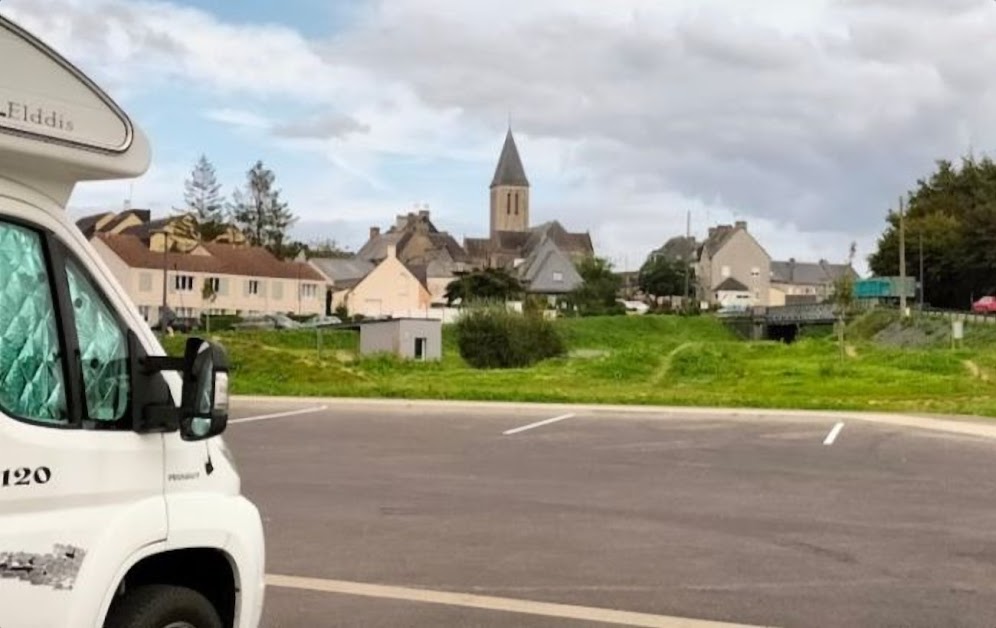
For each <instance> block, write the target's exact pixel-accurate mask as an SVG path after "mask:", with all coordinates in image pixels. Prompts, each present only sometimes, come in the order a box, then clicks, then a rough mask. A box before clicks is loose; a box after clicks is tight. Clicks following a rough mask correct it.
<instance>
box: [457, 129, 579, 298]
mask: <svg viewBox="0 0 996 628" xmlns="http://www.w3.org/2000/svg"><path fill="white" fill-rule="evenodd" d="M529 192H530V185H529V179H528V178H527V177H526V172H525V168H524V167H523V165H522V158H521V157H520V155H519V149H518V147H517V146H516V144H515V137H514V136H513V135H512V130H511V129H509V130H508V132H507V133H506V134H505V142H504V144H503V145H502V149H501V154H500V155H499V157H498V164H497V166H495V173H494V177H492V179H491V186H490V226H491V231H490V234H489V235H488V237H487V238H465V239H464V248H465V249H466V251H467V255H468V257H469V258H470V262H471V264H472V265H473V266H474V267H476V268H487V267H490V268H508V269H513V270H515V271H516V272H517V273H518V274H519V276H520V279H523V280H525V281H526V285H527V289H528V290H529V291H530V292H541V291H539V289H538V287H539V286H540V285H544V286H546V287H551V286H550V284H547V283H544V282H539V283H533V282H531V280H530V278H529V277H527V276H526V275H527V274H528V275H533V274H535V273H536V272H537V265H536V264H537V260H546V261H545V262H542V263H541V265H545V264H547V263H549V264H551V266H550V269H549V270H548V272H549V273H550V276H553V275H552V274H553V273H557V274H558V276H559V275H564V276H565V278H567V277H573V276H576V275H577V272H576V270H573V269H572V270H571V271H566V270H564V271H562V270H553V267H554V266H557V267H558V268H559V267H560V265H561V264H560V261H559V260H568V261H569V262H571V265H572V266H573V265H575V264H577V263H578V262H579V261H581V260H582V259H584V258H586V257H592V256H593V255H594V254H595V251H594V246H593V245H592V241H591V235H590V234H588V233H574V232H570V231H568V230H567V229H565V228H564V226H563V225H562V224H561V223H560V222H559V221H556V220H553V221H549V222H546V223H543V224H540V225H535V226H531V225H530V220H529V212H530V199H529ZM541 249H542V251H543V253H542V255H538V254H536V253H537V251H540V250H541ZM552 249H556V250H557V254H556V255H552V254H551V250H552ZM553 260H557V261H556V262H553ZM527 261H528V264H527V263H526V262H527ZM540 274H541V275H542V274H543V273H540ZM565 280H566V279H565ZM567 283H568V284H569V285H570V284H571V283H572V282H571V281H567ZM530 285H532V286H533V287H530ZM576 285H580V281H578V282H576ZM576 285H575V287H576ZM571 290H573V288H571ZM567 291H568V292H569V291H570V290H567ZM558 293H559V291H558ZM551 294H553V293H551Z"/></svg>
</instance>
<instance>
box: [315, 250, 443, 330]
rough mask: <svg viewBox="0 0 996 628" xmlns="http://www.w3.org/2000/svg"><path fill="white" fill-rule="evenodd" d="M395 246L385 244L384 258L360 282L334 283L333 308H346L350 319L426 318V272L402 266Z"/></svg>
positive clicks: (428, 304) (429, 302)
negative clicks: (363, 317) (353, 317)
mask: <svg viewBox="0 0 996 628" xmlns="http://www.w3.org/2000/svg"><path fill="white" fill-rule="evenodd" d="M394 246H395V245H393V244H388V245H387V246H386V248H385V256H384V258H383V259H381V260H380V262H378V263H377V264H376V265H375V266H374V267H373V268H372V269H371V270H370V271H369V272H368V273H366V274H365V275H364V276H363V277H362V278H360V279H359V280H355V281H349V282H339V283H335V281H334V280H333V282H332V283H333V288H332V290H333V292H332V307H333V308H338V307H340V306H345V307H346V309H347V310H348V311H349V313H350V314H351V315H355V314H361V315H363V316H366V317H381V316H390V317H394V318H402V317H408V318H412V317H413V318H427V317H429V310H430V309H431V308H432V294H431V293H430V291H429V287H428V285H427V281H426V276H425V268H424V267H421V268H419V267H417V266H410V265H407V264H404V263H402V261H401V260H400V259H399V258H398V257H397V253H396V249H395V248H394ZM315 262H316V260H312V263H313V264H314V263H315ZM315 268H319V269H320V268H322V265H321V264H317V265H316V266H315ZM347 284H351V285H347Z"/></svg>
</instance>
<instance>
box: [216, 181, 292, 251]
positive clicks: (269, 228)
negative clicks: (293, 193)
mask: <svg viewBox="0 0 996 628" xmlns="http://www.w3.org/2000/svg"><path fill="white" fill-rule="evenodd" d="M275 180H276V176H275V175H274V174H273V171H272V170H270V169H268V168H266V167H264V166H263V162H262V161H257V162H256V163H255V164H254V165H253V167H252V168H251V169H250V170H249V171H248V172H247V173H246V186H245V189H244V190H236V191H235V192H234V193H233V194H232V217H233V218H234V219H235V222H236V224H237V225H238V226H239V227H240V228H241V229H242V231H243V232H244V233H245V234H246V239H247V240H248V241H249V244H252V245H253V246H265V247H266V248H267V249H269V250H270V251H271V252H272V253H274V254H275V255H277V256H280V257H284V256H286V253H287V251H286V250H285V248H284V247H285V241H286V239H287V231H288V229H289V228H290V227H291V225H293V224H294V223H295V222H296V221H297V218H295V217H294V214H292V213H291V211H290V209H288V207H287V203H285V202H283V201H282V200H280V190H278V189H277V188H276V187H275V186H274V182H275Z"/></svg>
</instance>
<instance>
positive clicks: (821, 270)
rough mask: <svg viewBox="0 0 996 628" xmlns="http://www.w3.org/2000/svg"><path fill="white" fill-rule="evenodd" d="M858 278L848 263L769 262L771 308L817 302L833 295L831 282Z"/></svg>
mask: <svg viewBox="0 0 996 628" xmlns="http://www.w3.org/2000/svg"><path fill="white" fill-rule="evenodd" d="M848 275H849V276H850V277H851V279H854V280H857V279H859V278H860V277H859V276H858V273H857V272H855V270H854V268H853V267H852V266H851V265H850V264H831V263H830V262H828V261H827V260H825V259H821V260H820V261H818V262H799V261H796V259H795V258H790V259H789V260H788V261H777V262H771V299H770V301H771V303H770V304H771V305H791V304H795V303H820V302H823V301H826V300H827V298H829V297H830V296H831V295H832V294H833V287H834V283H835V282H836V281H837V280H839V279H840V278H841V277H844V276H848Z"/></svg>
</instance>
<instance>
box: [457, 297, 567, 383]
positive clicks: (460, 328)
mask: <svg viewBox="0 0 996 628" xmlns="http://www.w3.org/2000/svg"><path fill="white" fill-rule="evenodd" d="M456 336H457V348H458V349H459V350H460V357H462V358H463V359H464V360H465V361H466V362H467V363H468V364H470V365H471V366H472V367H474V368H479V369H488V368H520V367H525V366H529V365H531V364H535V363H536V362H539V361H540V360H545V359H547V358H553V357H557V356H560V355H564V354H565V353H566V352H567V347H566V344H565V343H564V339H563V338H562V337H561V336H560V334H559V333H558V332H557V328H556V327H555V326H554V325H553V323H551V322H550V321H548V320H545V319H543V318H541V317H536V316H523V315H522V314H518V313H515V312H509V311H508V310H507V309H506V308H505V307H503V306H493V307H479V308H472V309H469V310H465V311H464V313H463V314H461V316H460V318H459V319H458V320H457V322H456Z"/></svg>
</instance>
